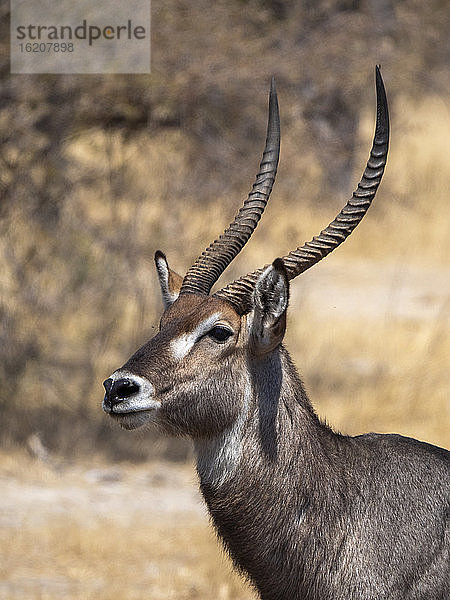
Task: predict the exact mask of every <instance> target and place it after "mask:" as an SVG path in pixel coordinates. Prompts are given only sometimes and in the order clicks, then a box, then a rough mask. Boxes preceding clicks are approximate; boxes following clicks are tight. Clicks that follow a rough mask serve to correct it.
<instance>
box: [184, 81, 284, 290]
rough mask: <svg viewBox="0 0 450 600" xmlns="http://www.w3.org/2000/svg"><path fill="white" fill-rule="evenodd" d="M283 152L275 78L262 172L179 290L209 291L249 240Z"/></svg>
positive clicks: (270, 101) (259, 216)
mask: <svg viewBox="0 0 450 600" xmlns="http://www.w3.org/2000/svg"><path fill="white" fill-rule="evenodd" d="M279 154H280V116H279V112H278V99H277V92H276V89H275V79H274V78H273V77H272V82H271V86H270V95H269V120H268V124H267V137H266V147H265V148H264V152H263V156H262V160H261V164H260V167H259V173H258V175H257V176H256V181H255V183H254V184H253V188H252V191H251V192H250V194H249V195H248V198H247V200H246V201H245V202H244V205H243V206H242V208H241V209H240V210H239V212H238V214H237V215H236V217H235V219H234V221H233V222H232V223H231V224H230V225H229V226H228V228H227V229H226V230H225V231H224V232H223V233H222V235H221V236H220V237H219V239H217V240H215V241H214V242H213V243H212V244H211V245H210V246H209V247H208V248H207V249H206V250H205V251H204V252H203V253H202V254H201V256H199V257H198V258H197V260H196V261H195V263H194V264H193V265H192V267H191V268H190V269H189V271H188V272H187V273H186V275H185V277H184V279H183V285H182V286H181V291H180V294H185V293H189V292H190V293H195V294H206V295H207V294H209V291H210V289H211V288H212V286H213V285H214V283H215V282H216V281H217V279H218V278H219V277H220V275H221V274H222V273H223V271H224V270H225V269H226V267H227V266H228V265H229V264H230V262H231V261H232V260H233V258H235V256H236V255H237V254H238V253H239V252H240V251H241V249H242V247H243V246H244V244H246V243H247V241H248V239H249V238H250V236H251V234H252V233H253V231H254V230H255V228H256V226H257V224H258V221H259V219H260V218H261V215H262V213H263V212H264V209H265V207H266V204H267V201H268V199H269V196H270V192H271V191H272V186H273V182H274V180H275V175H276V172H277V166H278V157H279Z"/></svg>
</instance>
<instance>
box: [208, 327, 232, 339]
mask: <svg viewBox="0 0 450 600" xmlns="http://www.w3.org/2000/svg"><path fill="white" fill-rule="evenodd" d="M232 335H233V332H232V331H231V329H229V328H228V327H225V326H224V325H216V326H215V327H213V328H212V329H211V330H210V331H208V336H209V337H211V338H212V339H213V340H214V341H216V342H224V341H225V340H227V339H228V338H229V337H231V336H232Z"/></svg>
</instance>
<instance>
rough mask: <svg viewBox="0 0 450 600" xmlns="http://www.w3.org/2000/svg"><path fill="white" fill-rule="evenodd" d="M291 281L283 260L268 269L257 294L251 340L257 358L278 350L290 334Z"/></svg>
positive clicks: (254, 300)
mask: <svg viewBox="0 0 450 600" xmlns="http://www.w3.org/2000/svg"><path fill="white" fill-rule="evenodd" d="M288 303H289V280H288V277H287V273H286V268H285V266H284V263H283V261H282V259H281V258H277V259H276V260H275V261H274V262H273V263H272V264H271V265H270V267H267V269H265V271H264V272H263V273H262V274H261V276H260V277H259V279H258V280H257V282H256V285H255V289H254V291H253V305H254V312H253V321H252V325H251V332H250V339H251V344H252V349H253V351H254V352H255V353H256V354H260V355H261V354H266V353H267V352H270V351H271V350H273V349H274V348H276V346H278V345H279V344H280V343H281V341H282V340H283V337H284V332H285V331H286V310H287V307H288Z"/></svg>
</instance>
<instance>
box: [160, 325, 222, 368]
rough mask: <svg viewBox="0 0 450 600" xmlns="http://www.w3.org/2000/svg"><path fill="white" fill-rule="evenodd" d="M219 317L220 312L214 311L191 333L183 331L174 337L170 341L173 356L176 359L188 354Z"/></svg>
mask: <svg viewBox="0 0 450 600" xmlns="http://www.w3.org/2000/svg"><path fill="white" fill-rule="evenodd" d="M219 317H220V313H214V314H212V315H211V316H209V317H208V318H207V319H205V320H204V321H202V322H201V323H199V324H198V325H197V327H195V329H193V330H192V331H190V332H189V333H183V334H182V335H180V336H178V337H177V338H175V339H173V340H172V341H171V342H170V349H171V350H172V354H173V357H174V358H175V359H176V360H181V359H182V358H184V357H185V356H187V355H188V354H189V352H190V351H191V349H192V346H193V345H194V344H195V342H196V341H197V340H198V338H200V337H202V336H203V335H205V333H207V332H208V331H209V330H210V329H211V327H212V326H213V325H215V324H216V322H217V321H218V319H219Z"/></svg>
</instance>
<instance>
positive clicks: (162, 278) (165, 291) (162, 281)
mask: <svg viewBox="0 0 450 600" xmlns="http://www.w3.org/2000/svg"><path fill="white" fill-rule="evenodd" d="M155 264H156V270H157V272H158V279H159V285H160V286H161V293H162V299H163V303H164V308H168V307H169V306H170V305H171V304H173V302H175V300H176V299H177V298H178V295H179V293H180V289H181V284H182V283H183V278H182V277H181V275H178V273H176V272H175V271H173V270H172V269H171V268H170V267H169V263H168V262H167V258H166V255H165V254H164V253H163V252H161V251H160V250H157V252H156V253H155Z"/></svg>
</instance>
